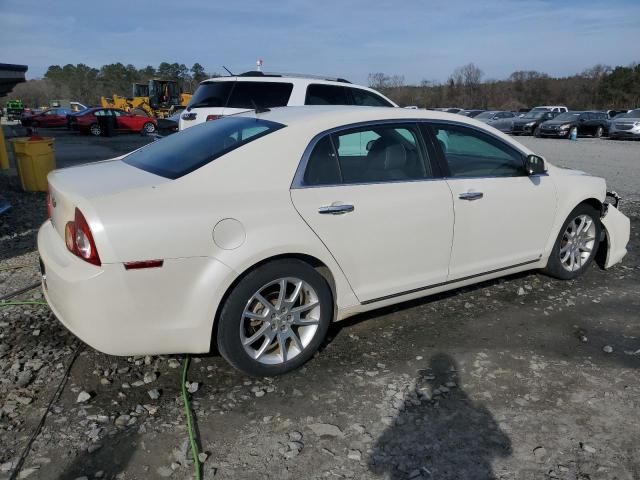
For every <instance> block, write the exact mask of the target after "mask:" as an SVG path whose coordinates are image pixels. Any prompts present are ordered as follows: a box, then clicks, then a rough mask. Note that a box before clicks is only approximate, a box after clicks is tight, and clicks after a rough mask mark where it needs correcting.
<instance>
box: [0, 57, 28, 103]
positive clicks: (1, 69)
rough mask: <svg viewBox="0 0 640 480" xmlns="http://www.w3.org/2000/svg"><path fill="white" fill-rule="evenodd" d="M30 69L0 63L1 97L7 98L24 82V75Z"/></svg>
mask: <svg viewBox="0 0 640 480" xmlns="http://www.w3.org/2000/svg"><path fill="white" fill-rule="evenodd" d="M28 68H29V67H27V66H26V65H13V64H11V63H0V97H5V96H6V95H7V94H8V93H9V92H10V91H11V90H13V87H15V86H16V85H17V84H18V83H21V82H24V81H25V78H24V74H25V72H26V71H27V69H28Z"/></svg>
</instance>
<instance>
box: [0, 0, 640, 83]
mask: <svg viewBox="0 0 640 480" xmlns="http://www.w3.org/2000/svg"><path fill="white" fill-rule="evenodd" d="M257 58H263V59H264V61H265V70H268V71H283V72H300V73H316V74H325V75H332V76H341V77H345V78H348V79H350V80H352V81H355V82H358V83H365V82H366V80H367V74H368V73H370V72H385V73H387V74H400V75H404V76H405V78H406V81H407V82H408V83H417V82H420V81H421V80H423V79H426V80H437V81H443V80H446V78H447V77H448V75H449V74H450V73H451V72H452V71H453V69H454V68H456V67H457V66H460V65H464V64H466V63H468V62H474V63H476V64H477V65H478V66H480V68H481V69H482V70H483V71H484V72H485V78H504V77H506V76H508V75H509V74H510V73H511V72H513V71H515V70H523V69H527V70H529V69H531V70H539V71H543V72H546V73H549V74H551V75H560V76H561V75H569V74H573V73H577V72H580V71H582V70H584V69H585V68H588V67H590V66H592V65H594V64H597V63H604V64H608V65H627V64H629V63H631V62H634V61H635V62H638V61H640V0H563V1H556V0H438V1H431V0H422V1H417V0H396V1H387V0H384V1H377V0H368V1H364V0H353V1H348V0H342V1H337V0H324V1H317V0H316V1H296V0H278V1H273V0H272V1H264V0H262V1H259V0H243V1H240V2H239V1H228V2H223V1H220V0H179V1H175V0H173V1H166V0H156V1H154V2H147V1H134V0H129V1H121V0H110V1H109V2H99V1H95V0H83V1H76V0H57V1H55V0H54V1H43V0H40V1H34V0H0V62H5V63H22V64H27V65H29V72H28V77H29V78H34V77H38V76H41V75H42V74H43V73H44V72H45V71H46V68H47V66H49V65H51V64H60V65H64V64H66V63H86V64H88V65H91V66H96V67H99V66H100V65H102V64H105V63H111V62H117V61H120V62H123V63H125V64H126V63H132V64H134V65H136V66H144V65H147V64H151V65H154V66H157V65H158V63H160V62H161V61H168V62H179V63H185V64H186V65H187V66H191V65H192V64H193V63H194V62H200V63H201V64H202V65H204V67H205V68H206V70H207V71H209V72H213V71H218V72H222V65H226V66H227V67H229V68H230V69H231V70H232V71H237V72H240V71H245V70H250V69H253V67H254V65H255V60H256V59H257Z"/></svg>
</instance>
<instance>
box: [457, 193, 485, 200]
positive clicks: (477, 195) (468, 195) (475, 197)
mask: <svg viewBox="0 0 640 480" xmlns="http://www.w3.org/2000/svg"><path fill="white" fill-rule="evenodd" d="M482 197H484V194H483V193H482V192H463V193H459V194H458V198H459V199H460V200H470V201H471V200H480V199H481V198H482Z"/></svg>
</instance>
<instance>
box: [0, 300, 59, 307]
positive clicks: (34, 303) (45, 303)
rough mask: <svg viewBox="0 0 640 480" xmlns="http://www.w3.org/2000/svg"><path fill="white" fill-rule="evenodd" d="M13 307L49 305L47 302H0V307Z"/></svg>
mask: <svg viewBox="0 0 640 480" xmlns="http://www.w3.org/2000/svg"><path fill="white" fill-rule="evenodd" d="M14 305H49V304H48V303H47V302H35V301H34V302H0V307H11V306H14Z"/></svg>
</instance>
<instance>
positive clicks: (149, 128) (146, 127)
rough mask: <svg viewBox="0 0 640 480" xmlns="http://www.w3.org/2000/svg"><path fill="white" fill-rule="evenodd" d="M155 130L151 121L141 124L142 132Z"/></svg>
mask: <svg viewBox="0 0 640 480" xmlns="http://www.w3.org/2000/svg"><path fill="white" fill-rule="evenodd" d="M155 131H156V126H155V125H154V124H153V123H151V122H147V123H145V124H144V125H143V126H142V132H143V133H153V132H155Z"/></svg>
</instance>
